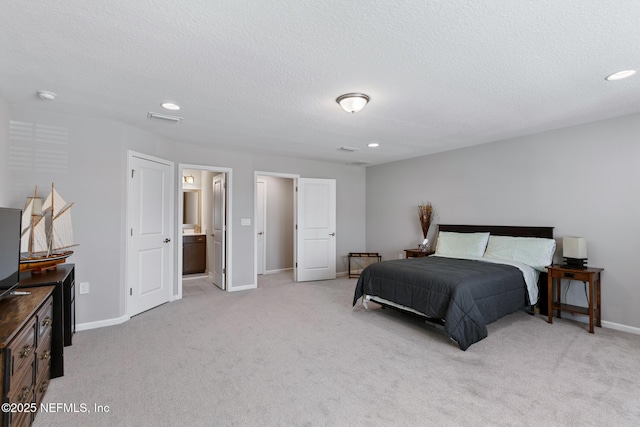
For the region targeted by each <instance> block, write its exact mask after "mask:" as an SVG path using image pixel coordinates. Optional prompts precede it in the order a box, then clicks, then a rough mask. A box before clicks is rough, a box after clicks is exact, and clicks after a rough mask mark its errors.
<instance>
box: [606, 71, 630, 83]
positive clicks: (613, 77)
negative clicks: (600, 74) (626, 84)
mask: <svg viewBox="0 0 640 427" xmlns="http://www.w3.org/2000/svg"><path fill="white" fill-rule="evenodd" d="M636 73H637V71H636V70H624V71H618V72H617V73H613V74H611V75H608V76H607V77H605V78H604V79H605V80H608V81H610V82H613V81H616V80H622V79H626V78H627V77H631V76H634V75H635V74H636Z"/></svg>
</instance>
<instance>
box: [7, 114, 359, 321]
mask: <svg viewBox="0 0 640 427" xmlns="http://www.w3.org/2000/svg"><path fill="white" fill-rule="evenodd" d="M1 105H3V104H0V122H2V126H0V149H2V150H7V149H8V148H9V147H10V141H9V140H8V138H7V136H6V132H5V131H3V128H4V127H6V126H7V123H8V122H9V120H17V121H24V122H30V123H37V124H44V125H50V126H57V127H60V128H64V129H66V131H67V132H68V137H67V138H66V141H64V143H63V144H59V146H58V148H59V150H58V153H59V155H60V159H58V160H55V162H56V165H57V166H56V168H47V167H45V168H37V167H36V163H35V161H32V162H31V163H29V164H27V165H26V166H25V165H18V164H17V163H15V162H14V160H15V159H13V160H12V158H11V156H2V158H1V159H0V170H2V169H5V170H8V171H9V173H8V174H7V175H4V174H2V175H0V178H1V179H2V182H1V183H0V186H1V187H3V188H4V189H5V194H4V196H2V193H0V197H3V198H4V200H3V199H1V198H0V201H2V202H3V204H4V205H6V206H11V207H23V206H24V203H25V200H26V196H27V195H28V194H29V193H30V192H32V191H33V186H34V185H38V187H39V188H41V189H42V190H41V191H42V192H43V193H44V192H45V191H46V190H45V189H47V188H49V187H50V185H51V182H52V181H54V182H55V185H56V188H57V189H58V190H59V191H60V192H61V194H62V195H63V197H65V199H66V200H68V201H75V202H76V204H75V206H74V211H73V219H74V234H75V237H76V241H77V242H78V243H79V244H80V246H78V247H77V248H76V251H75V253H74V255H73V256H72V257H71V258H70V259H69V262H73V263H75V264H76V269H77V272H76V281H77V282H78V283H79V282H89V283H90V293H89V294H85V295H77V298H76V305H77V307H76V310H77V318H76V319H77V322H78V323H79V324H89V323H92V322H98V323H97V324H100V322H109V321H112V320H113V319H121V318H124V317H126V310H125V308H126V306H125V288H126V284H125V266H126V264H125V261H126V231H125V230H126V184H127V180H126V177H127V173H126V168H127V150H134V151H138V152H141V153H145V154H148V155H152V156H157V157H161V158H164V159H167V160H171V161H173V162H175V164H176V176H177V165H178V164H180V163H183V164H193V165H203V166H216V167H226V168H232V169H233V181H232V184H231V186H232V191H233V200H232V203H233V217H232V218H230V220H229V221H231V222H232V223H233V237H232V239H233V245H232V251H233V266H232V273H233V274H232V280H233V282H234V285H235V286H244V285H253V284H254V283H253V281H254V277H255V276H254V271H253V267H254V259H253V253H254V250H253V244H254V239H253V236H254V228H253V226H251V227H246V226H240V219H241V218H253V213H254V206H253V205H254V194H253V191H254V190H253V189H254V182H253V181H254V172H255V171H256V170H261V171H270V172H281V173H292V174H300V175H301V176H304V177H310V178H335V179H336V180H337V193H338V194H337V198H338V203H337V222H338V229H337V233H338V240H337V265H338V271H345V270H346V255H347V253H348V252H349V251H350V250H354V249H352V248H353V247H354V246H355V247H364V245H365V235H364V230H365V224H364V208H365V195H364V188H365V170H364V168H361V167H353V166H347V165H336V164H329V163H325V162H315V161H308V160H301V159H294V158H288V157H282V156H264V155H254V154H251V153H245V152H234V151H224V150H215V149H208V148H204V147H200V146H195V145H192V144H184V143H179V142H173V141H169V140H166V139H163V138H160V137H158V136H156V135H154V134H151V133H148V132H145V131H142V130H140V129H137V128H134V127H132V126H129V125H125V124H122V123H115V122H112V121H108V120H93V119H87V118H84V117H78V116H67V115H63V114H55V113H51V112H48V111H36V110H27V109H19V108H15V107H11V106H9V107H8V108H6V107H5V108H4V109H3V108H2V107H1ZM214 142H215V141H214ZM35 144H36V145H38V144H40V145H42V144H41V143H35ZM0 152H1V151H0ZM48 161H51V162H53V160H46V159H45V160H42V161H40V163H39V164H40V165H42V164H44V166H47V162H48ZM179 187H180V184H178V183H176V196H177V194H178V189H179ZM7 188H8V190H6V189H7ZM175 215H176V217H177V204H176V212H175ZM254 223H255V221H252V224H254ZM176 229H177V230H179V227H176ZM176 250H177V249H176Z"/></svg>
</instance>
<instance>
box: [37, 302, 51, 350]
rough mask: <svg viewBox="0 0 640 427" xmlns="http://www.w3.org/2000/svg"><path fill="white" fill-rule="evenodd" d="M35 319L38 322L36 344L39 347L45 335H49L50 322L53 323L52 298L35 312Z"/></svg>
mask: <svg viewBox="0 0 640 427" xmlns="http://www.w3.org/2000/svg"><path fill="white" fill-rule="evenodd" d="M36 321H37V323H38V328H37V330H38V336H37V337H38V338H37V342H36V346H37V347H40V343H41V342H42V340H43V339H45V337H46V336H47V335H51V324H52V323H53V298H49V300H48V301H47V302H46V303H45V304H44V306H43V307H42V308H41V309H40V311H38V314H36Z"/></svg>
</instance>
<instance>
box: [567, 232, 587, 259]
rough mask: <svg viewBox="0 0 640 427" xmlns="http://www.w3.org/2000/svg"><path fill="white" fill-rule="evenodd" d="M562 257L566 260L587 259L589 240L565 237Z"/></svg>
mask: <svg viewBox="0 0 640 427" xmlns="http://www.w3.org/2000/svg"><path fill="white" fill-rule="evenodd" d="M562 256H564V257H565V258H575V259H587V239H585V238H584V237H563V238H562Z"/></svg>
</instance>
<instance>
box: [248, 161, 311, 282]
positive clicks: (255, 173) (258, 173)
mask: <svg viewBox="0 0 640 427" xmlns="http://www.w3.org/2000/svg"><path fill="white" fill-rule="evenodd" d="M259 176H275V177H278V178H289V179H293V222H294V227H295V224H296V223H297V222H298V219H297V217H296V213H297V211H298V197H297V193H296V187H297V186H298V178H300V175H299V174H292V173H280V172H263V171H253V224H254V226H253V283H255V284H256V287H258V235H257V234H256V227H255V223H256V218H257V217H258V177H259ZM265 227H266V224H265ZM297 237H298V236H297V233H296V230H295V229H294V232H293V277H294V279H296V278H297V276H298V269H297V268H296V259H297V257H298V248H297V246H296V244H297V240H298V239H297Z"/></svg>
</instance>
